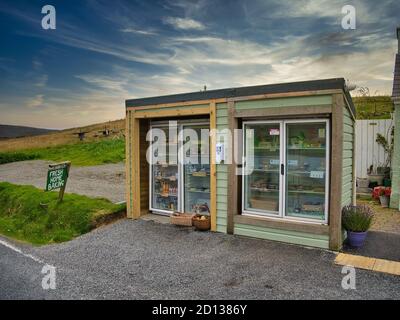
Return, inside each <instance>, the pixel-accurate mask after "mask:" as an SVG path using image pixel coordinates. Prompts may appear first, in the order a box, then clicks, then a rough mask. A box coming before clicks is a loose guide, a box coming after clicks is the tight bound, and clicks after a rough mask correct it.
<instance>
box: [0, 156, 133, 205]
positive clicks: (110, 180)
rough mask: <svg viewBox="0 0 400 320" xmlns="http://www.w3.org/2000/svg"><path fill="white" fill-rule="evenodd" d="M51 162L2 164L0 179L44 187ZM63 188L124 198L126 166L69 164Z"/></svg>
mask: <svg viewBox="0 0 400 320" xmlns="http://www.w3.org/2000/svg"><path fill="white" fill-rule="evenodd" d="M50 163H52V162H49V161H43V160H32V161H21V162H12V163H7V164H2V165H0V181H7V182H11V183H15V184H26V185H33V186H35V187H37V188H40V189H44V188H45V186H46V178H47V169H48V165H49V164H50ZM66 192H69V193H77V194H82V195H85V196H89V197H103V198H106V199H109V200H111V201H113V202H120V201H125V166H124V164H123V163H117V164H104V165H100V166H91V167H74V166H73V165H72V167H71V171H70V175H69V178H68V183H67V189H66Z"/></svg>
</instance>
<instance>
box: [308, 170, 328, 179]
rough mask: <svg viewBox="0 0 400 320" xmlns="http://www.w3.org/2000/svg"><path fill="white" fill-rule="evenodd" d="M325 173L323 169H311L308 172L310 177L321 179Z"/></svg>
mask: <svg viewBox="0 0 400 320" xmlns="http://www.w3.org/2000/svg"><path fill="white" fill-rule="evenodd" d="M324 175H325V172H324V171H311V172H310V178H314V179H323V178H324Z"/></svg>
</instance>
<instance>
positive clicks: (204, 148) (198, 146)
mask: <svg viewBox="0 0 400 320" xmlns="http://www.w3.org/2000/svg"><path fill="white" fill-rule="evenodd" d="M202 129H203V134H202ZM204 129H207V130H204ZM208 129H209V126H208V125H184V126H183V130H182V133H181V134H182V135H183V146H182V159H183V175H184V176H183V181H184V183H183V206H184V211H185V212H187V213H198V214H202V215H209V214H210V152H209V134H208ZM202 136H203V138H202Z"/></svg>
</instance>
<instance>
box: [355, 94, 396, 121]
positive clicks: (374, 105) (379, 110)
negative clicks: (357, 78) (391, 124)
mask: <svg viewBox="0 0 400 320" xmlns="http://www.w3.org/2000/svg"><path fill="white" fill-rule="evenodd" d="M353 102H354V105H355V107H356V110H357V119H360V120H361V119H390V117H391V112H393V102H392V99H391V98H390V97H389V96H372V97H368V96H366V97H353Z"/></svg>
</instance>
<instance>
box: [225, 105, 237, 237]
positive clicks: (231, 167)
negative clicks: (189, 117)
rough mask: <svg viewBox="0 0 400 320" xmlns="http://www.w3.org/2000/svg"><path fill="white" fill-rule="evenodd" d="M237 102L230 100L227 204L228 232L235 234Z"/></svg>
mask: <svg viewBox="0 0 400 320" xmlns="http://www.w3.org/2000/svg"><path fill="white" fill-rule="evenodd" d="M234 114H235V102H233V101H228V129H229V131H230V133H231V136H232V141H231V146H229V147H230V148H231V163H230V164H228V205H227V209H228V210H227V226H226V232H227V233H228V234H233V232H234V217H235V216H236V215H237V214H238V210H237V208H238V176H237V173H236V167H237V166H236V162H235V153H236V152H237V150H236V148H235V146H234V141H235V136H234V133H235V129H237V127H238V123H237V119H236V118H235V115H234Z"/></svg>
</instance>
